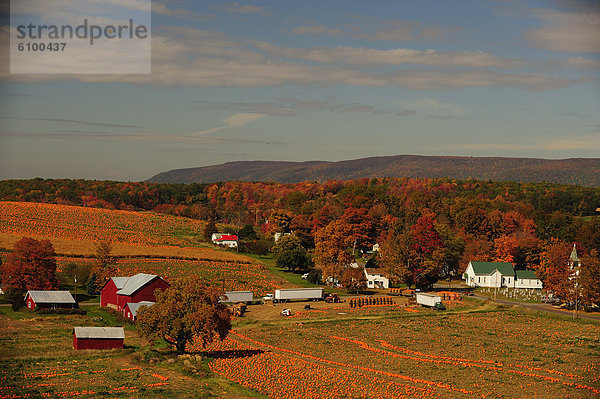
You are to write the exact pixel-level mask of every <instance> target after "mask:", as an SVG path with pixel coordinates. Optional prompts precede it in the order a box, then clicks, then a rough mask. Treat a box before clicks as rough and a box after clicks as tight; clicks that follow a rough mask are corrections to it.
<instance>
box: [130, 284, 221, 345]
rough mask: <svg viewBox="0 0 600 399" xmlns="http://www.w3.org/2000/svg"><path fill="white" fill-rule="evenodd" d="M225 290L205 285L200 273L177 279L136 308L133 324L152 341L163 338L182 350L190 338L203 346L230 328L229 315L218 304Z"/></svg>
mask: <svg viewBox="0 0 600 399" xmlns="http://www.w3.org/2000/svg"><path fill="white" fill-rule="evenodd" d="M223 297H224V292H223V291H222V290H221V289H218V288H216V287H209V286H207V285H205V284H204V282H203V281H202V279H201V278H200V277H199V276H191V277H187V278H181V279H179V280H176V281H175V282H174V283H173V285H172V286H171V287H169V288H167V289H166V290H165V291H164V292H163V291H157V292H156V303H155V304H154V305H152V306H151V307H142V308H140V309H139V310H138V314H137V317H136V324H137V326H138V331H139V333H140V335H141V336H143V337H145V338H147V339H149V340H151V341H152V340H154V339H156V338H162V339H163V340H165V341H166V342H168V343H169V344H171V345H173V346H174V347H175V348H176V350H177V352H178V353H180V354H181V353H184V352H185V349H186V345H187V344H188V343H189V342H191V341H199V342H200V343H201V344H202V347H205V346H206V345H207V344H209V343H211V342H213V341H214V339H215V338H219V339H220V340H221V341H222V340H224V339H225V338H226V337H227V334H228V333H229V330H231V314H230V313H229V310H228V309H227V306H225V305H224V304H222V303H220V302H219V300H220V299H223Z"/></svg>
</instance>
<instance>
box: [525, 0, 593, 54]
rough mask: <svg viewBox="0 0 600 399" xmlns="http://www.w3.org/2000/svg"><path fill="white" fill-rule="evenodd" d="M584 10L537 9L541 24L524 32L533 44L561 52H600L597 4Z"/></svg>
mask: <svg viewBox="0 0 600 399" xmlns="http://www.w3.org/2000/svg"><path fill="white" fill-rule="evenodd" d="M589 4H590V5H589V6H588V7H586V8H585V10H583V9H581V10H576V11H560V10H555V9H550V8H540V9H536V10H534V11H535V14H536V15H537V17H538V18H539V19H540V20H541V21H542V23H543V26H542V27H540V28H537V29H534V30H532V31H530V32H528V33H527V35H526V38H527V40H528V41H529V42H530V43H531V44H532V45H533V46H536V47H541V48H545V49H548V50H552V51H556V52H563V53H600V3H598V2H590V3H589Z"/></svg>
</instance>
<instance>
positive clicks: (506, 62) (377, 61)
mask: <svg viewBox="0 0 600 399" xmlns="http://www.w3.org/2000/svg"><path fill="white" fill-rule="evenodd" d="M254 47H256V48H257V49H259V50H261V51H264V52H266V53H267V54H269V55H271V56H276V57H284V58H289V59H302V60H308V61H314V62H320V63H324V64H346V65H360V66H369V65H425V66H440V67H441V66H444V67H448V66H460V67H474V68H490V67H494V68H502V69H514V68H520V67H522V66H523V65H524V64H525V62H524V61H523V60H518V59H509V58H502V57H496V56H494V55H492V54H489V53H486V52H484V51H437V50H433V49H430V50H412V49H406V48H398V49H389V50H379V49H374V48H366V47H334V48H330V47H312V48H293V47H285V46H278V45H274V44H271V43H266V42H256V43H254Z"/></svg>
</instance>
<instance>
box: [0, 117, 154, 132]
mask: <svg viewBox="0 0 600 399" xmlns="http://www.w3.org/2000/svg"><path fill="white" fill-rule="evenodd" d="M0 119H12V120H20V121H42V122H58V123H75V124H78V125H85V126H104V127H120V128H123V127H126V128H136V129H137V128H141V127H142V126H137V125H120V124H115V123H105V122H90V121H82V120H78V119H61V118H30V117H29V118H20V117H16V116H0Z"/></svg>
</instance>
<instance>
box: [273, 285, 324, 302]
mask: <svg viewBox="0 0 600 399" xmlns="http://www.w3.org/2000/svg"><path fill="white" fill-rule="evenodd" d="M324 294H325V289H324V288H284V289H279V290H275V300H276V301H279V302H287V301H289V300H291V299H313V300H320V299H323V295H324Z"/></svg>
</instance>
